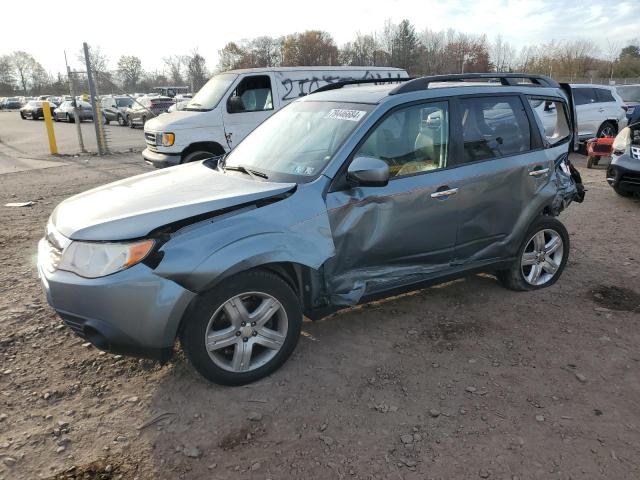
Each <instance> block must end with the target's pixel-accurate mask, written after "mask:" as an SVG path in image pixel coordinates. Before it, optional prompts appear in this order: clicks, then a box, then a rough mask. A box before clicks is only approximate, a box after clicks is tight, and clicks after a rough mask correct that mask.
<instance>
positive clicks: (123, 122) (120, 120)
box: [118, 115, 127, 127]
mask: <svg viewBox="0 0 640 480" xmlns="http://www.w3.org/2000/svg"><path fill="white" fill-rule="evenodd" d="M118 125H120V126H121V127H126V126H127V121H126V120H125V119H124V117H123V116H122V115H118Z"/></svg>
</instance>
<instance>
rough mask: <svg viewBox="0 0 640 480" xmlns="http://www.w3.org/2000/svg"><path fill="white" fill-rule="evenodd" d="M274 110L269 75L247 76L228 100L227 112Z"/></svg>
mask: <svg viewBox="0 0 640 480" xmlns="http://www.w3.org/2000/svg"><path fill="white" fill-rule="evenodd" d="M265 110H273V96H272V93H271V79H270V78H269V76H268V75H255V76H251V77H245V78H244V79H242V81H241V82H240V83H239V84H238V86H237V87H236V88H235V90H234V91H233V93H232V94H231V96H230V97H229V100H228V101H227V112H229V113H240V112H262V111H265Z"/></svg>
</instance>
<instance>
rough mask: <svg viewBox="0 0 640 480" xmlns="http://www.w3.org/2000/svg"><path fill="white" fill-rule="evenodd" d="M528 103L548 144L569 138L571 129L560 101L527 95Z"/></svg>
mask: <svg viewBox="0 0 640 480" xmlns="http://www.w3.org/2000/svg"><path fill="white" fill-rule="evenodd" d="M529 104H530V105H531V109H532V110H533V115H534V117H535V118H536V123H537V124H538V128H539V129H540V131H541V132H542V136H543V137H544V138H546V140H547V142H548V143H549V144H550V145H555V144H556V143H560V142H562V141H563V140H566V139H567V138H569V135H570V134H571V130H570V129H569V122H568V121H567V116H566V113H565V109H564V106H563V104H562V103H561V102H557V101H554V100H544V99H539V98H531V97H529Z"/></svg>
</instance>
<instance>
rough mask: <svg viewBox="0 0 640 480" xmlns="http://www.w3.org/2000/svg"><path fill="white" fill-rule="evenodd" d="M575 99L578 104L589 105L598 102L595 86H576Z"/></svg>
mask: <svg viewBox="0 0 640 480" xmlns="http://www.w3.org/2000/svg"><path fill="white" fill-rule="evenodd" d="M573 100H574V102H575V104H576V105H588V104H590V103H595V102H596V93H595V92H594V90H593V88H574V89H573Z"/></svg>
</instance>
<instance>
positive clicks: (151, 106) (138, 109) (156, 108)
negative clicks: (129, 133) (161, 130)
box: [125, 96, 174, 128]
mask: <svg viewBox="0 0 640 480" xmlns="http://www.w3.org/2000/svg"><path fill="white" fill-rule="evenodd" d="M173 104H174V101H173V99H172V98H169V97H146V96H145V97H140V98H138V99H137V100H136V102H134V103H133V104H132V105H131V107H129V108H127V110H126V111H125V118H126V121H127V124H128V125H129V126H130V127H131V128H135V127H136V126H137V125H140V126H142V127H143V126H144V124H145V123H146V121H147V120H149V119H150V118H153V117H157V116H158V115H160V114H161V113H165V112H166V111H167V110H169V107H170V106H171V105H173Z"/></svg>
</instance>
